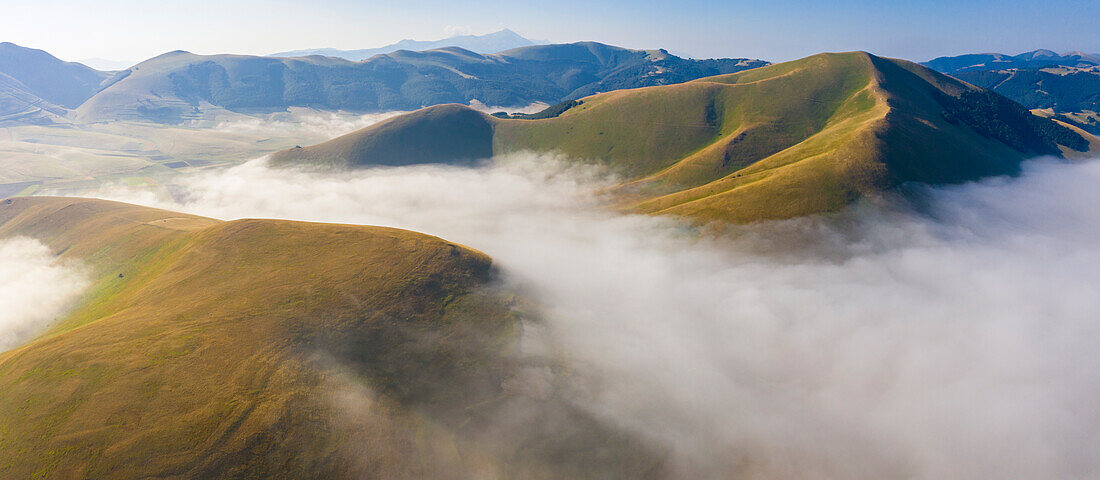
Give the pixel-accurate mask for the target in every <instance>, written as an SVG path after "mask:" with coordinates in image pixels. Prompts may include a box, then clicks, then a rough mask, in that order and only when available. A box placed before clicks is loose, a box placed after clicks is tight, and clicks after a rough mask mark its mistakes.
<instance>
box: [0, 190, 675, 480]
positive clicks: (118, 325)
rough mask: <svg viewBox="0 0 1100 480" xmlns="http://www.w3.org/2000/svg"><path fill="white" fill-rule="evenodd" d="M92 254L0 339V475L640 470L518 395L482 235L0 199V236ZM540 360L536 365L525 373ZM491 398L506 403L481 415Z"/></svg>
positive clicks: (643, 451)
mask: <svg viewBox="0 0 1100 480" xmlns="http://www.w3.org/2000/svg"><path fill="white" fill-rule="evenodd" d="M12 236H28V237H33V238H36V239H39V240H40V241H42V242H44V243H45V244H46V245H48V246H49V247H50V248H51V249H53V250H54V251H56V252H58V255H59V256H62V257H65V258H68V259H72V260H79V261H82V262H84V263H85V264H86V265H87V266H88V267H89V268H90V269H91V270H92V272H93V273H94V275H93V277H94V278H95V280H94V282H93V284H92V285H91V286H90V287H89V290H88V291H87V292H86V294H85V296H84V298H83V300H81V302H80V303H79V304H78V305H76V306H75V308H74V309H73V310H72V311H71V312H70V313H69V314H68V315H67V316H65V317H63V318H61V319H59V320H58V322H57V323H56V324H55V325H54V326H53V328H52V329H51V330H49V331H48V332H46V333H45V334H44V335H42V336H41V337H40V338H38V339H36V340H33V341H31V342H30V343H28V344H25V345H23V346H21V347H18V348H16V349H14V350H11V351H8V352H4V353H0V391H3V392H4V394H3V395H0V477H2V478H102V479H129V478H181V479H182V478H195V479H199V478H296V479H297V478H318V479H321V478H472V477H483V478H655V477H656V476H659V475H660V474H661V472H662V466H661V460H660V458H661V456H660V455H659V454H658V452H655V451H653V450H652V449H650V447H649V446H647V444H645V443H643V442H640V441H638V440H636V439H633V438H632V437H631V436H630V435H627V434H625V433H624V432H621V431H618V430H615V429H613V428H611V427H609V426H607V425H604V424H603V423H601V422H600V421H599V420H597V419H595V418H593V417H591V416H589V415H587V414H584V413H582V412H581V411H580V410H579V409H578V408H575V407H573V406H571V405H570V404H569V403H568V402H565V401H564V400H562V399H560V398H559V397H558V396H557V395H556V394H553V393H552V392H551V393H546V392H542V393H540V394H539V395H538V396H532V395H529V393H530V387H529V386H525V385H530V382H527V383H525V380H524V379H525V378H527V376H529V375H531V374H532V368H534V369H535V371H538V372H542V371H547V372H548V370H547V365H551V363H547V362H548V361H549V360H548V359H539V358H532V357H524V356H521V355H520V354H519V351H518V350H517V347H516V341H517V339H518V337H519V335H520V333H521V330H522V322H524V321H526V320H524V315H522V314H521V313H520V312H519V311H518V310H516V308H514V307H513V304H514V303H515V302H516V300H515V297H514V296H513V295H511V294H509V293H508V292H506V291H503V290H501V289H500V288H499V287H498V286H497V283H496V281H495V280H494V277H495V273H494V270H493V268H492V265H491V260H490V259H489V258H488V257H487V256H485V255H484V254H482V253H479V252H476V251H473V250H470V249H468V248H464V247H462V246H459V245H455V244H452V243H449V242H447V241H445V240H442V239H439V238H435V237H430V236H427V235H423V234H418V233H414V232H408V231H402V230H396V229H389V228H381V227H364V226H352V225H332V224H316V223H305V222H292V221H281V220H236V221H229V222H224V221H218V220H213V219H208V218H201V217H195V216H190V215H184V214H179V213H173V212H168V211H162V210H156V209H150V208H145V207H137V206H133V205H127V204H121V203H115V202H108V201H102V200H90V199H74V198H50V197H26V198H15V199H8V200H4V201H2V202H0V237H2V238H8V237H12ZM543 380H546V379H545V378H544V379H543ZM503 418H506V419H507V422H500V421H498V420H500V419H503Z"/></svg>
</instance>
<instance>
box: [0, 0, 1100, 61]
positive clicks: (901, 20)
mask: <svg viewBox="0 0 1100 480" xmlns="http://www.w3.org/2000/svg"><path fill="white" fill-rule="evenodd" d="M1098 25H1100V0H1087V1H1085V0H1032V1H1018V0H1007V1H1005V0H1002V1H991V0H984V1H978V0H955V1H942V2H931V1H894V0H882V1H864V0H838V1H832V2H824V1H804V0H803V1H788V0H759V1H753V2H741V1H725V2H723V1H701V0H681V1H651V0H635V1H604V2H599V1H594V0H589V1H581V0H557V1H541V0H540V1H518V0H514V1H500V0H482V1H479V2H453V1H441V0H405V1H350V0H328V1H325V0H318V1H314V2H301V1H287V0H276V1H258V0H218V1H212V0H191V1H155V0H150V1H136V0H98V1H73V0H67V1H58V0H3V1H2V2H0V41H10V42H15V43H18V44H20V45H25V46H30V47H36V48H42V49H45V50H47V51H49V52H51V53H54V54H55V55H57V56H59V57H61V58H64V59H69V60H72V59H82V58H89V57H100V58H107V59H116V60H140V59H144V58H147V57H150V56H153V55H157V54H159V53H163V52H166V51H169V50H176V49H182V50H189V51H192V52H195V53H247V54H265V53H272V52H276V51H282V50H293V49H299V48H312V47H337V48H366V47H374V46H381V45H384V44H387V43H392V42H394V41H397V40H400V39H402V38H415V39H422V40H434V39H438V38H443V37H444V36H446V34H447V33H453V32H469V33H475V34H480V33H488V32H490V31H494V30H499V29H500V28H504V27H507V28H511V29H513V30H515V31H517V32H519V33H520V34H522V35H524V36H527V37H529V38H536V39H546V40H550V41H553V42H572V41H580V40H595V41H601V42H605V43H611V44H615V45H621V46H625V47H632V48H667V49H669V50H672V51H673V52H679V53H686V54H691V55H694V56H698V57H714V56H735V57H742V56H744V57H756V58H764V59H768V60H774V61H782V60H790V59H794V58H799V57H803V56H806V55H810V54H813V53H817V52H821V51H847V50H867V51H870V52H872V53H877V54H880V55H887V56H893V57H901V58H908V59H912V60H918V61H923V60H928V59H930V58H932V57H936V56H940V55H953V54H959V53H966V52H983V51H998V52H1002V53H1019V52H1022V51H1026V50H1033V49H1036V48H1050V49H1053V50H1057V51H1067V50H1084V51H1086V52H1090V53H1100V34H1098V33H1097V30H1098V29H1097V26H1098Z"/></svg>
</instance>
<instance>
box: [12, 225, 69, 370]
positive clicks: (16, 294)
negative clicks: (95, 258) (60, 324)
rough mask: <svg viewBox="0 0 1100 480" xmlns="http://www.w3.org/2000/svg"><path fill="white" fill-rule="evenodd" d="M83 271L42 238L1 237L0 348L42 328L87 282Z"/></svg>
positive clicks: (14, 343) (15, 342)
mask: <svg viewBox="0 0 1100 480" xmlns="http://www.w3.org/2000/svg"><path fill="white" fill-rule="evenodd" d="M87 284H88V279H87V277H86V275H85V273H84V271H83V270H82V269H81V268H80V267H79V266H78V265H74V264H71V263H67V262H63V261H60V260H58V259H57V258H56V257H54V255H53V254H51V253H50V251H49V249H48V248H47V247H46V246H45V245H43V244H42V243H41V242H39V241H37V240H34V239H30V238H25V237H16V238H10V239H4V240H0V352H3V351H7V350H9V349H11V348H14V347H16V346H18V345H20V344H21V343H23V342H25V341H27V340H29V339H31V338H32V337H33V336H34V335H36V334H38V333H41V332H42V331H43V330H45V329H46V328H47V327H48V326H49V324H50V323H51V322H53V321H54V320H55V319H57V317H58V316H59V315H61V314H62V313H64V311H65V309H66V308H68V307H69V306H70V305H72V302H74V301H75V300H76V299H77V298H78V297H79V295H80V293H81V292H82V291H83V290H84V287H85V286H87Z"/></svg>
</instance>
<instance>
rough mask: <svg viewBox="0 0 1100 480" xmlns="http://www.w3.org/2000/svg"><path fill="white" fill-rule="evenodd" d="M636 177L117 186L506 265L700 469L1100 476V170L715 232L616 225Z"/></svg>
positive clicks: (933, 191)
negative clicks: (400, 234)
mask: <svg viewBox="0 0 1100 480" xmlns="http://www.w3.org/2000/svg"><path fill="white" fill-rule="evenodd" d="M613 183H614V178H612V177H611V176H609V175H608V174H607V172H603V171H600V170H599V169H595V168H588V167H577V166H573V165H572V164H570V163H569V162H567V161H565V160H564V159H561V158H557V157H554V156H549V155H514V156H509V157H502V158H497V159H494V161H493V162H491V163H488V164H485V165H482V166H479V167H472V168H459V167H443V166H419V167H402V168H379V169H369V170H359V171H354V172H340V173H318V172H306V171H296V170H280V169H272V168H269V167H267V166H266V165H265V163H264V162H263V160H258V161H254V162H249V163H247V164H244V165H240V166H237V167H233V168H230V169H227V170H223V171H218V172H212V173H211V172H208V173H203V174H198V175H194V176H188V177H182V178H180V179H179V187H180V191H181V192H182V194H178V195H176V196H175V199H173V198H172V197H169V196H168V195H167V194H165V193H164V192H155V191H141V190H133V189H126V188H124V187H121V186H119V187H116V188H112V189H108V190H104V191H103V192H101V193H100V195H99V196H101V197H105V198H112V199H116V200H122V201H128V202H133V203H140V204H146V205H153V206H158V207H162V208H168V209H172V210H180V211H185V212H189V213H194V214H199V215H205V216H211V217H215V218H222V219H235V218H244V217H265V218H288V219H298V220H310V221H323V222H342V223H356V224H371V225H385V226H393V227H400V228H407V229H411V230H416V231H420V232H425V233H429V234H432V235H437V236H440V237H443V238H446V239H448V240H450V241H455V242H459V243H462V244H465V245H468V246H470V247H473V248H476V249H479V250H481V251H484V252H486V253H487V254H489V255H491V256H492V257H493V258H494V261H495V262H496V264H497V265H498V266H499V267H500V269H501V270H502V272H504V276H505V278H506V281H507V282H509V283H510V284H511V285H512V286H513V287H514V288H516V289H517V290H520V291H523V292H524V293H525V294H526V295H528V296H530V297H531V298H532V299H533V301H534V302H536V303H537V304H538V305H540V307H541V310H540V312H539V313H540V316H541V317H542V318H543V319H544V322H545V329H546V333H547V335H548V336H549V338H550V339H551V340H550V341H551V342H552V344H553V348H555V349H556V350H558V351H560V352H561V355H562V358H563V359H564V361H566V362H568V363H569V364H570V367H571V369H572V370H573V371H575V372H578V381H577V382H575V385H573V386H572V387H571V391H570V392H568V393H569V395H570V396H571V397H572V398H573V399H574V400H575V401H576V402H578V403H580V404H582V405H584V406H585V408H587V409H588V410H589V411H591V412H593V413H595V414H596V415H598V416H600V417H601V418H604V419H607V420H608V421H611V422H614V423H615V424H617V425H620V426H622V427H624V428H627V429H629V430H632V431H634V432H637V433H639V434H641V435H644V436H646V437H648V438H650V439H653V440H654V441H657V442H660V443H661V444H662V445H664V446H665V447H667V448H668V449H669V450H670V451H671V452H673V456H672V462H673V464H674V465H673V467H674V469H675V470H676V471H677V473H679V474H680V475H681V476H683V477H685V478H700V477H703V478H706V477H722V478H725V477H730V476H738V477H741V478H815V479H872V478H873V479H879V478H913V479H972V478H1003V479H1025V478H1028V479H1034V478H1089V477H1094V476H1095V475H1096V473H1095V472H1097V471H1100V408H1097V399H1098V398H1100V375H1097V374H1096V370H1097V368H1098V367H1100V353H1097V349H1096V347H1095V345H1096V341H1097V339H1100V326H1098V321H1100V294H1098V292H1097V285H1100V247H1098V245H1100V243H1098V240H1100V209H1098V208H1096V206H1097V204H1098V203H1100V202H1098V200H1100V194H1098V193H1097V189H1096V186H1097V185H1100V162H1095V161H1094V162H1082V163H1067V162H1063V161H1055V160H1042V161H1035V162H1030V163H1028V164H1027V165H1026V166H1025V169H1024V173H1023V174H1022V175H1021V176H1020V177H1017V178H994V179H989V180H987V181H983V182H979V183H973V184H967V185H960V186H951V187H943V188H931V187H919V186H912V187H908V188H907V189H906V195H905V196H904V198H902V197H900V196H899V197H897V198H875V199H868V200H865V201H863V202H861V203H859V204H857V205H855V206H853V207H851V208H849V209H848V210H846V211H845V212H842V213H840V214H835V215H830V216H819V217H812V218H805V219H799V220H792V221H782V222H769V223H763V224H756V225H751V226H742V227H738V226H732V227H728V228H721V229H713V230H709V229H708V230H702V231H700V230H698V229H695V228H691V227H688V226H686V225H683V224H681V223H679V222H678V221H676V220H675V219H669V218H660V217H651V216H640V215H630V214H622V213H616V212H614V211H613V210H611V209H610V208H608V203H609V199H608V198H605V197H604V196H603V195H602V194H601V193H600V192H601V189H602V188H603V187H606V186H608V185H611V184H613ZM707 232H711V233H707ZM0 325H3V323H0Z"/></svg>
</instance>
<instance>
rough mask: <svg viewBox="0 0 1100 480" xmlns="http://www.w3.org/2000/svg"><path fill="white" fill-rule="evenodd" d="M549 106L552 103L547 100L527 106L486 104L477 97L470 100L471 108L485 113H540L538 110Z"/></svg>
mask: <svg viewBox="0 0 1100 480" xmlns="http://www.w3.org/2000/svg"><path fill="white" fill-rule="evenodd" d="M549 106H550V104H548V103H545V102H534V103H532V104H530V105H527V106H511V107H504V106H497V105H486V104H484V103H481V100H478V99H476V98H475V99H473V100H470V108H473V109H474V110H477V111H479V112H484V113H489V114H493V113H497V112H507V113H538V112H541V111H543V110H546V107H549Z"/></svg>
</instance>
